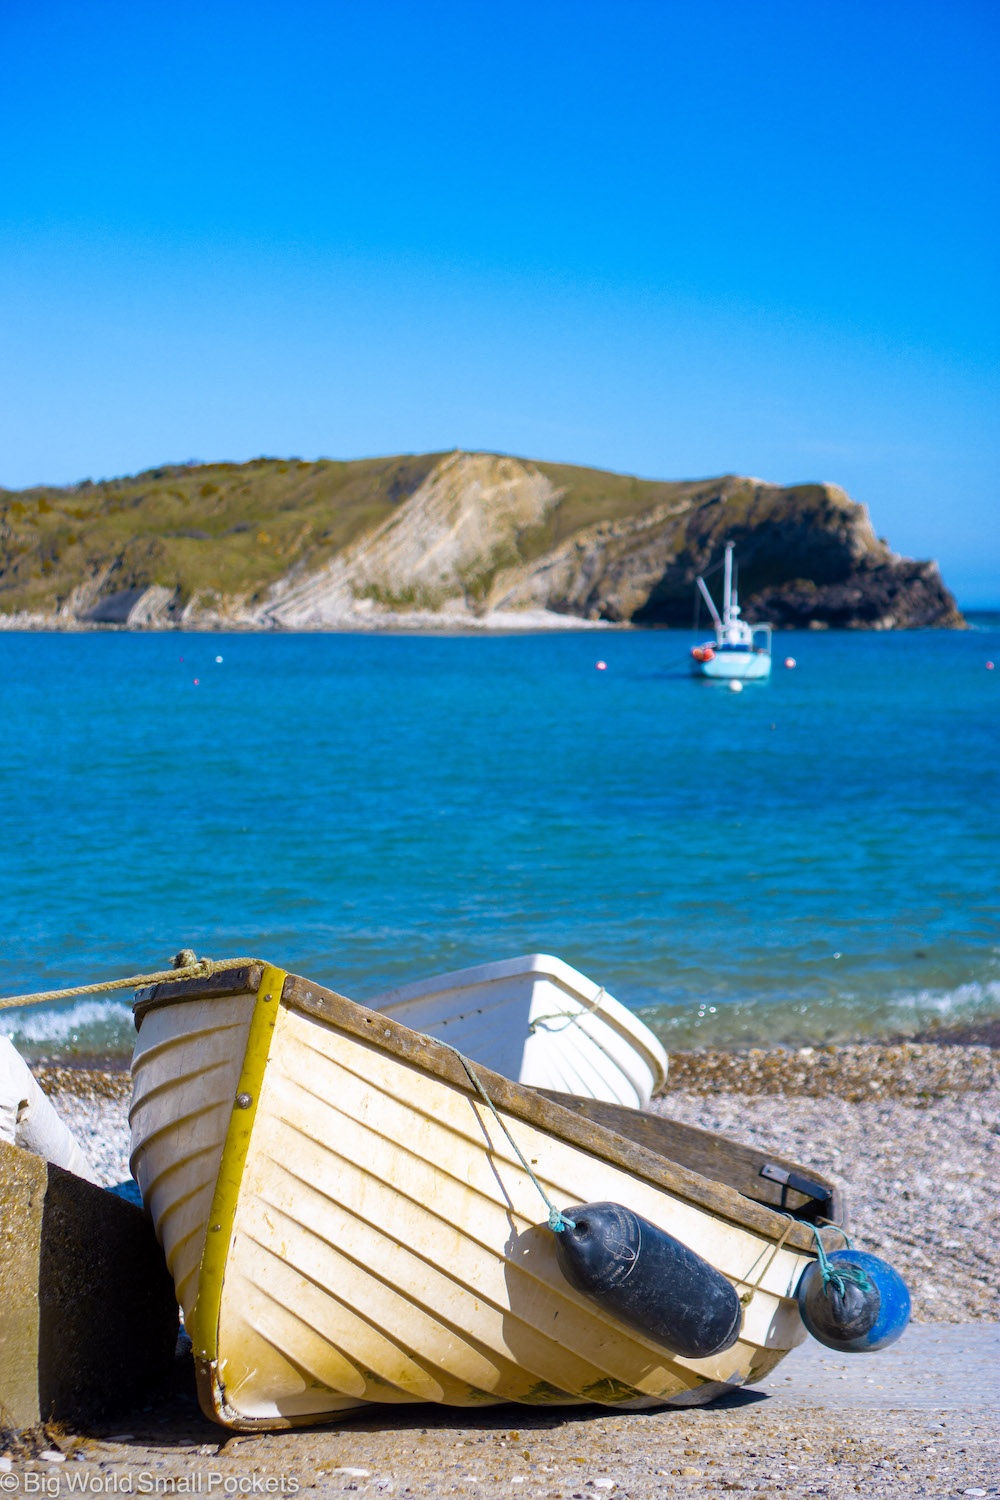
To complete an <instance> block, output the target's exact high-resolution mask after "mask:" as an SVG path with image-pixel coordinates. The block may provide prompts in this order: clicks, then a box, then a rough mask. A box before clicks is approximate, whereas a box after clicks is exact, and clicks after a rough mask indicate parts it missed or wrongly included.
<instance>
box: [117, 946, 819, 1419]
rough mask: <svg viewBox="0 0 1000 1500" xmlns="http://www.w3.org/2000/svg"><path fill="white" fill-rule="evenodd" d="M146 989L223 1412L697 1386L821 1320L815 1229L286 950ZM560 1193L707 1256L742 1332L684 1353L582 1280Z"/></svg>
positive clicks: (527, 1398) (210, 1400)
mask: <svg viewBox="0 0 1000 1500" xmlns="http://www.w3.org/2000/svg"><path fill="white" fill-rule="evenodd" d="M137 999H138V1003H137V1009H136V1017H137V1025H138V1028H139V1035H138V1041H137V1045H136V1054H135V1060H134V1080H135V1091H134V1101H133V1106H132V1110H131V1122H132V1140H133V1152H132V1166H133V1171H134V1173H135V1175H136V1177H137V1179H138V1182H139V1185H140V1188H141V1190H142V1194H143V1198H144V1201H145V1202H146V1205H147V1207H148V1208H149V1210H150V1212H151V1215H152V1218H153V1222H154V1224H155V1226H156V1231H157V1235H158V1236H159V1238H160V1241H161V1243H162V1245H163V1248H164V1251H165V1253H166V1258H167V1263H168V1266H169V1267H170V1269H171V1271H172V1274H173V1277H174V1282H175V1287H176V1290H177V1295H178V1299H179V1301H180V1302H181V1304H182V1306H183V1309H184V1317H185V1323H186V1326H187V1329H188V1332H189V1333H190V1335H191V1338H192V1342H193V1345H194V1352H195V1358H196V1365H197V1370H198V1381H199V1394H200V1399H201V1403H202V1406H203V1408H204V1410H205V1412H206V1413H207V1414H208V1415H209V1416H211V1417H213V1418H215V1419H216V1420H217V1421H219V1422H221V1423H223V1424H224V1425H226V1426H229V1427H232V1428H236V1429H251V1428H257V1427H265V1428H266V1427H283V1426H294V1425H299V1424H303V1423H311V1422H317V1421H324V1420H328V1419H329V1418H331V1417H333V1416H336V1415H337V1414H338V1413H342V1412H345V1411H349V1410H352V1409H354V1408H356V1407H357V1406H359V1405H363V1404H365V1403H368V1402H380V1403H381V1402H389V1403H399V1402H430V1403H440V1404H445V1405H454V1406H466V1407H468V1406H479V1405H484V1404H490V1403H493V1402H498V1401H518V1402H524V1403H526V1404H529V1405H552V1404H554V1405H566V1404H569V1405H573V1404H578V1403H581V1402H595V1401H596V1402H601V1403H603V1404H604V1405H607V1406H613V1407H621V1408H625V1409H635V1408H639V1407H647V1406H659V1405H664V1404H670V1403H675V1404H694V1403H697V1402H699V1401H702V1400H705V1399H708V1398H710V1397H711V1396H713V1395H715V1394H718V1393H719V1392H721V1391H723V1390H727V1389H729V1388H731V1387H734V1386H739V1385H742V1384H744V1383H745V1382H747V1381H752V1380H755V1379H758V1378H760V1377H761V1376H763V1375H765V1374H766V1373H768V1372H769V1371H770V1370H771V1369H773V1368H774V1366H775V1365H776V1364H777V1363H778V1362H779V1360H780V1359H781V1358H782V1356H783V1355H784V1354H785V1353H786V1352H787V1350H789V1349H790V1348H792V1347H793V1346H794V1345H795V1344H797V1343H799V1342H800V1341H801V1340H802V1338H803V1337H804V1329H803V1325H802V1322H801V1319H800V1317H799V1313H798V1307H797V1304H796V1301H795V1288H796V1286H797V1284H798V1282H799V1279H800V1276H801V1274H802V1272H803V1270H804V1269H805V1268H806V1266H807V1265H809V1264H810V1262H811V1260H812V1254H811V1249H810V1246H811V1239H810V1237H809V1233H808V1231H807V1229H806V1227H805V1226H804V1225H800V1224H789V1221H788V1220H787V1219H786V1218H784V1217H783V1216H780V1215H778V1214H776V1213H775V1212H773V1211H772V1210H771V1209H770V1208H768V1207H766V1206H765V1205H763V1204H761V1203H754V1202H751V1201H749V1199H748V1198H746V1197H744V1196H742V1195H741V1194H740V1193H738V1192H737V1191H735V1190H734V1189H733V1188H730V1187H727V1186H724V1185H720V1184H719V1183H718V1182H711V1181H709V1180H707V1179H706V1178H704V1177H702V1176H701V1175H699V1174H698V1173H697V1172H695V1171H692V1170H691V1169H689V1168H686V1167H683V1166H680V1165H678V1164H676V1163H675V1162H672V1161H671V1160H669V1159H668V1158H666V1157H664V1156H662V1155H660V1154H659V1153H658V1152H657V1151H656V1150H654V1149H651V1147H650V1146H649V1145H643V1144H640V1143H637V1142H634V1141H629V1140H627V1139H626V1138H625V1137H624V1136H622V1135H620V1134H618V1133H617V1132H616V1131H615V1130H612V1129H609V1128H608V1127H606V1126H604V1125H601V1124H599V1123H594V1122H593V1121H591V1120H589V1119H586V1118H581V1117H580V1116H579V1114H578V1113H577V1112H575V1111H574V1110H572V1109H570V1108H566V1107H564V1106H562V1105H560V1104H558V1103H555V1102H552V1101H551V1100H549V1099H546V1098H543V1097H541V1096H540V1095H539V1094H537V1093H535V1092H534V1091H532V1090H530V1089H527V1088H524V1087H523V1086H521V1085H519V1084H517V1083H513V1082H510V1081H509V1080H507V1079H504V1078H502V1077H500V1076H499V1075H497V1074H493V1073H490V1072H488V1071H487V1070H486V1069H483V1068H480V1067H474V1066H473V1065H466V1064H465V1063H463V1060H462V1059H461V1058H460V1057H459V1056H458V1055H457V1054H456V1053H455V1052H454V1051H453V1050H452V1049H450V1048H449V1047H446V1046H445V1045H443V1044H442V1043H440V1042H437V1041H435V1040H434V1039H433V1038H428V1037H426V1036H423V1035H421V1034H419V1033H415V1032H413V1031H411V1030H409V1029H408V1028H406V1027H404V1026H401V1025H399V1024H398V1023H397V1022H395V1021H394V1020H393V1019H392V1018H391V1017H388V1016H386V1015H383V1014H380V1013H378V1012H375V1011H371V1010H368V1009H365V1008H363V1007H360V1006H357V1005H354V1004H353V1003H352V1002H351V1001H349V1000H346V999H345V998H343V997H342V996H339V995H336V994H335V993H333V992H332V991H329V990H324V989H322V988H321V987H319V986H317V985H313V984H311V983H309V982H308V981H306V980H303V979H300V978H297V977H295V976H290V975H286V974H285V973H284V972H282V971H280V970H277V969H274V968H271V967H269V966H267V965H259V966H254V967H252V968H247V969H244V970H236V971H230V972H229V973H226V974H216V975H215V976H213V978H212V980H210V981H208V980H202V981H199V980H195V981H183V982H178V983H175V984H165V985H159V986H157V987H155V988H154V989H152V990H150V991H146V992H140V993H139V996H138V997H137ZM480 1090H481V1091H482V1092H480ZM484 1095H485V1096H486V1097H485V1098H484V1097H483V1096H484ZM487 1100H488V1101H489V1102H487ZM583 1103H584V1106H585V1107H586V1106H587V1104H588V1101H583ZM600 1107H603V1108H611V1106H600ZM621 1114H622V1116H625V1117H628V1116H629V1115H630V1114H631V1112H629V1111H624V1110H623V1111H621ZM512 1139H513V1141H515V1142H516V1144H517V1147H518V1149H519V1151H520V1153H521V1156H522V1157H523V1162H522V1160H520V1159H519V1157H518V1154H517V1152H515V1150H514V1149H513V1146H512V1144H511V1140H512ZM540 1189H541V1190H543V1191H544V1192H545V1193H546V1194H547V1195H548V1197H549V1198H550V1199H551V1200H552V1201H553V1202H554V1203H556V1204H558V1205H567V1204H577V1203H588V1202H589V1203H597V1202H601V1201H605V1200H607V1201H610V1202H612V1203H620V1204H623V1205H627V1206H628V1208H629V1209H631V1210H632V1211H633V1212H634V1213H636V1214H640V1215H642V1216H644V1218H645V1219H646V1220H647V1221H649V1222H650V1223H652V1224H654V1225H656V1226H658V1227H659V1228H660V1229H662V1230H664V1231H666V1232H667V1233H669V1234H671V1235H673V1236H676V1237H677V1239H678V1240H679V1241H681V1242H682V1243H683V1244H684V1245H685V1246H689V1247H691V1249H693V1250H694V1251H696V1252H697V1253H698V1254H699V1255H701V1256H703V1257H704V1258H705V1259H706V1260H707V1261H708V1262H710V1264H711V1266H713V1267H715V1268H716V1270H717V1271H719V1272H721V1273H722V1275H723V1276H724V1277H726V1278H727V1279H728V1280H729V1281H730V1282H731V1283H732V1284H733V1286H735V1288H736V1290H737V1291H738V1292H740V1293H743V1294H744V1296H745V1297H746V1298H747V1299H748V1305H747V1306H746V1307H745V1308H744V1310H743V1312H742V1320H741V1326H740V1329H739V1334H738V1337H737V1338H736V1341H735V1343H733V1344H732V1346H731V1347H730V1348H728V1349H725V1350H724V1351H723V1352H721V1353H718V1354H713V1355H711V1356H709V1357H705V1358H681V1357H679V1356H677V1355H675V1354H672V1353H671V1352H670V1351H669V1350H667V1349H665V1348H663V1347H661V1346H660V1345H658V1344H657V1343H655V1342H653V1341H652V1340H651V1339H650V1338H648V1337H646V1336H645V1335H644V1333H643V1332H642V1331H641V1330H637V1329H635V1328H630V1327H628V1326H626V1325H625V1324H623V1323H622V1322H620V1321H618V1320H617V1319H616V1317H615V1316H613V1315H612V1314H610V1313H608V1312H607V1310H606V1309H604V1308H603V1307H602V1305H601V1303H600V1301H595V1300H594V1299H592V1298H589V1297H586V1296H584V1295H583V1294H582V1293H580V1292H578V1291H577V1290H575V1289H574V1288H573V1287H572V1286H571V1285H570V1284H569V1282H568V1281H567V1279H566V1277H565V1276H564V1274H563V1272H562V1271H561V1270H560V1266H559V1261H558V1257H557V1253H556V1245H555V1235H554V1234H553V1233H552V1232H551V1231H550V1229H549V1228H548V1227H547V1223H546V1212H545V1208H544V1205H543V1203H542V1200H541V1197H540Z"/></svg>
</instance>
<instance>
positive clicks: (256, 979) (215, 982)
mask: <svg viewBox="0 0 1000 1500" xmlns="http://www.w3.org/2000/svg"><path fill="white" fill-rule="evenodd" d="M262 972H263V970H262V968H261V966H260V964H248V965H246V966H245V967H244V968H242V969H222V970H221V971H220V972H219V973H218V974H206V975H204V976H203V977H198V976H196V977H195V978H194V979H164V980H161V981H160V983H159V984H149V985H146V986H145V987H144V988H143V989H141V990H136V992H135V995H134V997H133V1000H132V1014H133V1015H134V1017H135V1025H136V1030H138V1028H139V1023H140V1021H141V1020H142V1018H143V1016H144V1015H145V1014H146V1012H147V1011H149V1010H153V1009H154V1008H155V1007H156V1006H157V1005H173V1004H174V1003H175V1001H178V1000H209V999H211V998H212V996H213V995H214V996H215V997H216V998H220V999H221V997H222V996H224V995H241V994H243V993H244V991H246V990H250V991H253V990H256V988H257V986H258V985H259V984H260V976H261V974H262Z"/></svg>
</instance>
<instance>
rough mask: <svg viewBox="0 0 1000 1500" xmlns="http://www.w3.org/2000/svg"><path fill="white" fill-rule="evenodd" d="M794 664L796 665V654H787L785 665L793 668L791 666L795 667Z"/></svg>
mask: <svg viewBox="0 0 1000 1500" xmlns="http://www.w3.org/2000/svg"><path fill="white" fill-rule="evenodd" d="M794 665H795V657H794V656H786V657H785V666H786V667H788V669H789V670H791V668H792V667H794Z"/></svg>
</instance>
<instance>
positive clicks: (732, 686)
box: [729, 677, 743, 693]
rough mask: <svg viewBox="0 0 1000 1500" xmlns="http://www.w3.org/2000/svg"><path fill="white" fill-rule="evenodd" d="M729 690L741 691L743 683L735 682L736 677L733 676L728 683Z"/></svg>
mask: <svg viewBox="0 0 1000 1500" xmlns="http://www.w3.org/2000/svg"><path fill="white" fill-rule="evenodd" d="M729 691H730V692H731V693H742V691H743V684H742V682H737V680H736V678H735V677H734V678H733V679H732V681H731V682H730V684H729Z"/></svg>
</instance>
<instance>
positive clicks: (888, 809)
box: [0, 617, 1000, 1056]
mask: <svg viewBox="0 0 1000 1500" xmlns="http://www.w3.org/2000/svg"><path fill="white" fill-rule="evenodd" d="M980 625H981V628H979V629H976V630H970V631H967V632H940V633H939V632H918V633H902V634H854V633H845V634H835V633H818V632H817V633H801V634H793V633H783V634H781V635H780V636H778V637H777V638H776V665H775V672H774V676H773V679H772V681H771V682H770V683H767V684H761V685H756V684H751V685H748V686H747V687H746V689H745V690H744V691H743V692H742V693H741V694H739V695H737V694H734V693H729V692H728V691H727V690H726V689H725V687H724V686H721V685H720V686H717V685H715V684H710V683H705V682H696V681H693V680H691V679H690V678H689V676H688V674H687V670H686V665H685V657H686V652H687V649H688V647H689V645H690V644H691V641H692V640H693V637H689V636H688V635H686V634H685V633H682V632H659V631H628V632H620V633H619V632H617V631H615V632H611V631H609V632H597V631H572V632H566V633H562V632H559V633H550V634H545V635H529V636H496V637H494V636H490V637H483V636H475V637H427V636H423V637H417V636H398V635H397V636H390V635H384V636H356V635H251V634H246V635H243V634H241V635H226V636H223V635H178V634H149V635H146V634H135V635H132V634H124V633H96V632H95V633H89V634H83V635H41V634H6V635H4V636H3V637H2V641H3V651H4V657H5V664H6V671H5V678H6V691H5V707H6V713H5V724H6V753H5V755H4V763H3V772H2V781H0V812H2V819H3V824H2V826H3V828H4V831H5V844H6V847H5V858H4V861H3V871H2V875H0V881H2V887H3V896H4V907H3V909H4V912H5V922H4V928H3V936H2V957H3V978H2V991H3V993H7V994H10V993H20V992H23V991H27V990H33V989H39V988H52V987H56V986H61V985H70V984H77V983H85V982H88V981H90V980H92V979H97V978H103V977H114V976H118V975H126V974H129V973H132V972H135V971H137V970H140V969H151V968H158V967H161V966H163V964H164V962H165V960H168V959H169V957H170V955H171V954H173V953H174V952H175V951H176V950H177V949H178V948H181V947H193V948H196V949H197V950H198V951H199V953H207V954H209V955H211V956H213V957H216V958H219V957H223V956H225V955H232V954H248V953H250V954H259V955H261V956H264V957H269V958H272V959H273V960H274V961H276V962H278V963H280V964H281V965H283V966H285V967H288V968H291V969H293V970H296V971H298V972H301V973H305V974H307V975H309V976H310V977H311V978H314V979H316V980H319V981H321V982H324V983H327V984H330V985H332V986H333V987H334V988H336V989H339V990H341V991H342V992H344V993H346V994H348V995H352V996H354V997H355V998H358V999H364V998H365V997H366V996H369V995H372V994H374V993H376V992H377V991H378V990H380V989H382V988H384V987H386V986H389V985H393V984H398V983H402V982H403V981H405V980H409V979H415V978H419V977H421V976H424V975H429V974H433V973H435V972H440V971H441V970H444V969H451V968H459V967H462V966H464V965H467V964H474V963H479V962H484V961H487V960H491V959H499V958H506V957H513V956H514V955H517V954H520V953H529V952H535V951H543V952H549V953H555V954H557V955H558V956H560V957H561V958H564V959H566V960H567V961H568V962H570V963H572V964H574V965H575V966H577V967H578V968H580V969H582V970H583V971H584V972H585V973H586V974H588V975H590V976H591V977H592V978H594V979H596V980H599V981H600V982H601V983H603V984H604V985H605V986H606V988H607V989H608V990H609V991H610V992H611V993H612V994H614V995H616V996H617V997H618V998H619V999H621V1000H623V1001H624V1002H625V1003H627V1004H628V1005H630V1006H633V1007H635V1008H636V1009H637V1010H638V1011H639V1012H640V1013H641V1014H642V1015H643V1017H644V1018H645V1019H646V1020H647V1021H649V1022H650V1023H651V1024H653V1025H654V1026H655V1027H656V1029H657V1030H658V1031H659V1032H660V1034H661V1035H662V1036H663V1037H664V1038H665V1040H666V1042H667V1044H668V1046H673V1047H677V1046H680V1045H688V1044H691V1043H704V1044H711V1043H715V1042H719V1043H740V1044H742V1043H748V1042H760V1041H768V1042H775V1041H783V1042H789V1043H801V1042H806V1041H816V1040H820V1039H824V1038H834V1037H836V1038H846V1037H862V1036H885V1035H891V1034H895V1033H897V1032H909V1031H912V1030H914V1029H916V1028H918V1027H919V1026H921V1025H923V1024H925V1023H926V1022H927V1020H928V1019H931V1018H935V1017H941V1018H943V1019H945V1020H948V1021H952V1020H954V1021H958V1020H963V1019H967V1018H973V1017H982V1016H986V1015H990V1016H993V1015H996V1014H998V1013H1000V944H998V936H997V916H998V904H1000V903H998V896H997V879H996V874H997V852H998V832H1000V827H998V824H1000V786H998V781H1000V775H998V755H997V746H998V739H997V729H998V720H1000V629H998V627H1000V619H998V618H996V617H994V618H992V619H985V618H984V619H983V620H982V621H981V622H980ZM785 655H791V656H794V657H795V658H796V660H797V663H798V665H797V667H796V668H795V670H791V671H790V670H785V669H783V668H782V667H781V665H780V662H781V659H782V658H783V657H784V656H785ZM219 656H221V657H222V660H221V662H220V661H217V660H216V657H219ZM598 658H602V659H603V660H604V661H605V662H606V663H607V669H606V670H604V671H598V670H596V669H595V662H596V661H597V659H598ZM988 658H993V659H995V660H997V663H998V669H997V670H996V671H987V670H986V668H985V663H986V660H987V659H988ZM195 678H197V679H198V682H197V685H196V684H195V681H194V679H195ZM0 1026H2V1027H3V1028H5V1029H6V1030H7V1031H8V1032H9V1033H10V1034H13V1035H14V1036H15V1039H16V1040H17V1041H18V1042H19V1044H20V1045H22V1046H24V1047H25V1048H26V1050H28V1051H29V1052H31V1053H33V1054H34V1055H36V1056H37V1055H50V1056H58V1055H62V1054H65V1053H67V1052H70V1051H73V1050H74V1049H76V1050H79V1051H84V1052H92V1051H95V1050H96V1051H101V1050H111V1051H121V1052H124V1051H128V1050H130V1047H131V1034H130V1030H129V1018H128V1008H127V1004H126V1003H125V1002H123V1001H122V1000H121V999H101V998H98V999H94V1000H88V1001H84V1002H77V1003H76V1004H74V1005H70V1006H63V1007H62V1008H52V1007H50V1008H48V1009H45V1010H42V1011H35V1012H31V1013H28V1012H23V1011H22V1012H13V1013H11V1012H8V1013H6V1015H5V1016H4V1017H3V1018H0Z"/></svg>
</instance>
